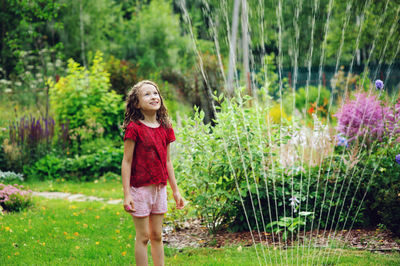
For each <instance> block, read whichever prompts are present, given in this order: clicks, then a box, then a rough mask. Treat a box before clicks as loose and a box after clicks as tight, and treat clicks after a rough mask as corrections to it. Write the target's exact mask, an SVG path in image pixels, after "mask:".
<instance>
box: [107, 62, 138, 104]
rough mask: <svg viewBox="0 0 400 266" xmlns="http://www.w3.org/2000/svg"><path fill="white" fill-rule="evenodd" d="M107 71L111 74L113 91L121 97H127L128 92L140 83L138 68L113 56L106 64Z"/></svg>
mask: <svg viewBox="0 0 400 266" xmlns="http://www.w3.org/2000/svg"><path fill="white" fill-rule="evenodd" d="M106 70H107V72H108V73H110V82H111V87H112V89H113V90H115V91H116V92H117V93H118V94H120V95H123V96H125V95H126V94H127V92H128V90H129V89H130V88H132V87H133V85H135V84H136V83H137V82H138V81H139V78H138V76H137V71H138V67H137V66H135V65H134V64H133V63H131V62H129V61H126V60H119V59H117V58H115V57H113V56H111V57H110V59H109V60H108V61H107V63H106Z"/></svg>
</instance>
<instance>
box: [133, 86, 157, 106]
mask: <svg viewBox="0 0 400 266" xmlns="http://www.w3.org/2000/svg"><path fill="white" fill-rule="evenodd" d="M160 107H161V97H160V94H159V93H158V90H157V89H156V87H154V86H153V85H151V84H144V85H143V86H142V87H141V88H140V89H139V103H138V106H137V108H138V109H140V110H142V111H157V110H158V109H160Z"/></svg>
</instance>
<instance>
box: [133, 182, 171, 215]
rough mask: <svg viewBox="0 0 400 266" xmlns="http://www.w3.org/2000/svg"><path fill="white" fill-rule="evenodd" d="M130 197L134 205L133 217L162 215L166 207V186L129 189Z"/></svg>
mask: <svg viewBox="0 0 400 266" xmlns="http://www.w3.org/2000/svg"><path fill="white" fill-rule="evenodd" d="M130 192H131V195H132V198H133V203H134V204H135V210H136V211H135V212H133V213H131V214H132V216H134V217H146V216H149V215H150V214H164V213H166V212H167V211H168V207H167V186H166V185H162V184H158V185H150V186H143V187H131V191H130Z"/></svg>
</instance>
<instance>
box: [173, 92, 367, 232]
mask: <svg viewBox="0 0 400 266" xmlns="http://www.w3.org/2000/svg"><path fill="white" fill-rule="evenodd" d="M247 99H248V98H247ZM221 100H222V97H221V98H219V99H218V101H221ZM218 108H219V109H220V111H219V112H218V113H217V119H216V121H215V126H213V127H212V126H211V125H209V124H206V125H205V124H204V123H203V122H202V119H203V116H204V113H203V112H199V111H198V109H195V110H196V113H195V115H194V117H193V118H188V119H186V120H185V121H183V126H182V128H178V129H177V136H179V137H178V142H177V144H176V145H175V147H176V152H175V153H174V154H176V157H175V161H174V165H175V171H176V173H177V177H178V178H179V183H180V184H182V186H183V191H186V194H185V197H186V198H187V199H188V200H190V201H191V202H192V203H193V205H194V207H195V208H196V211H197V214H198V215H199V216H200V217H201V218H202V219H203V220H204V221H205V222H206V225H207V226H208V227H209V228H210V230H218V229H219V228H221V227H222V226H224V225H225V226H229V229H230V230H233V231H243V230H249V229H257V227H258V228H259V229H263V227H264V226H266V225H267V224H268V223H271V222H274V221H278V220H280V219H281V218H282V217H293V218H294V219H295V218H296V217H297V214H298V213H299V212H300V211H301V212H312V213H314V217H315V218H314V219H313V220H312V221H311V223H307V224H306V225H305V226H304V227H305V228H306V229H311V227H312V228H313V229H315V228H327V229H328V230H329V229H340V228H342V227H345V228H349V227H350V226H361V225H366V224H367V223H366V212H365V210H366V208H365V205H361V203H362V201H363V198H364V195H365V191H366V189H367V186H366V184H367V183H368V182H367V181H368V180H369V177H368V175H365V174H363V172H362V170H363V166H358V165H357V164H356V166H355V167H354V165H353V167H351V166H349V165H351V164H352V163H353V161H352V160H353V157H354V154H359V153H360V152H365V151H359V150H358V149H357V148H354V150H353V148H352V149H348V150H345V153H344V155H343V158H344V160H342V156H341V153H342V151H343V149H345V147H338V148H337V150H336V151H335V154H334V155H333V157H332V156H326V157H324V158H323V160H322V161H321V164H320V163H318V164H316V165H315V166H308V165H307V164H306V163H304V164H302V165H300V161H301V160H298V161H299V162H298V161H295V163H294V164H293V165H291V166H284V165H283V164H282V163H283V162H282V156H283V155H282V154H280V153H279V149H278V148H279V146H282V145H284V144H287V143H288V141H289V140H290V139H291V135H290V134H287V132H289V131H291V130H292V131H293V130H294V129H293V126H292V125H291V126H290V127H289V126H287V125H285V123H284V124H282V125H274V124H272V125H271V127H270V128H268V127H267V123H266V121H265V115H266V114H267V113H268V110H266V109H262V108H261V107H257V106H253V107H248V105H247V103H246V101H242V100H241V99H233V100H231V102H228V100H225V101H224V102H222V103H221V106H220V107H218ZM281 133H282V134H283V137H282V138H280V134H281ZM277 147H278V148H277ZM362 156H366V155H365V153H363V155H362ZM331 161H332V162H331ZM293 197H296V198H297V199H298V200H299V206H298V209H296V210H295V209H294V208H293V207H292V206H291V202H290V199H291V198H293ZM204 206H207V207H204ZM359 206H361V209H359Z"/></svg>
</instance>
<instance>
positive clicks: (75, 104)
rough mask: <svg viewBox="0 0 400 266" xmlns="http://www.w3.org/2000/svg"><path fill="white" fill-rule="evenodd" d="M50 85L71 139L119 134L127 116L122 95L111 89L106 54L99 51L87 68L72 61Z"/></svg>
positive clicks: (55, 110) (53, 103)
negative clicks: (65, 70) (104, 58)
mask: <svg viewBox="0 0 400 266" xmlns="http://www.w3.org/2000/svg"><path fill="white" fill-rule="evenodd" d="M49 84H50V99H51V104H52V108H53V110H54V112H55V113H56V116H57V119H58V122H60V123H65V122H68V127H69V130H70V132H71V138H73V139H74V140H76V143H78V145H80V143H81V142H82V141H84V140H90V139H92V138H97V137H102V136H103V135H104V136H110V137H115V136H118V133H119V128H118V125H119V124H120V121H121V119H122V117H123V103H122V97H121V95H118V94H116V93H115V92H114V91H113V90H111V89H110V78H109V74H108V73H107V72H106V71H105V66H104V63H103V58H102V54H101V53H100V52H97V53H96V55H95V57H94V60H93V64H92V65H91V66H90V67H89V69H85V68H84V67H82V66H80V65H79V64H78V63H76V62H74V61H73V60H72V59H70V60H68V74H67V76H66V77H62V78H60V80H59V81H58V82H57V83H54V82H53V81H50V82H49Z"/></svg>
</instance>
